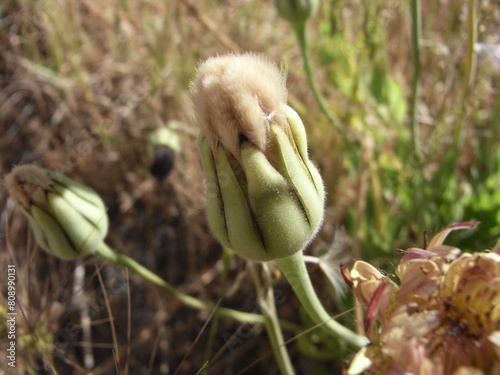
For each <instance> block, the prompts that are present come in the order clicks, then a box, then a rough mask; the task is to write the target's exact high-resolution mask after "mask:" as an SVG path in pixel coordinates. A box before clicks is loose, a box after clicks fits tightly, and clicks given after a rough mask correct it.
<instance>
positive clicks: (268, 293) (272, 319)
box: [249, 263, 295, 375]
mask: <svg viewBox="0 0 500 375" xmlns="http://www.w3.org/2000/svg"><path fill="white" fill-rule="evenodd" d="M249 267H250V271H251V273H252V278H253V281H254V284H255V289H256V291H257V301H258V303H259V307H260V311H261V312H262V316H263V317H264V320H265V323H264V326H265V327H266V332H267V336H268V338H269V341H270V342H271V347H272V349H273V353H274V358H275V359H276V362H277V363H278V367H279V369H280V371H281V373H282V374H283V375H294V374H295V371H294V369H293V366H292V362H291V360H290V356H289V354H288V351H287V350H286V345H285V340H284V339H283V332H282V331H281V327H280V323H279V320H278V313H277V311H276V304H275V303H274V292H273V286H272V283H271V277H270V274H269V268H268V267H267V265H266V264H258V263H249ZM259 271H261V272H259Z"/></svg>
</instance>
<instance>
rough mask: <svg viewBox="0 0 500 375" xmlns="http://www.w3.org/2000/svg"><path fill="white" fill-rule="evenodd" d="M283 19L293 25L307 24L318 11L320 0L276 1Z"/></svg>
mask: <svg viewBox="0 0 500 375" xmlns="http://www.w3.org/2000/svg"><path fill="white" fill-rule="evenodd" d="M275 5H276V9H278V13H279V14H280V16H281V17H283V18H284V19H286V20H287V21H288V22H290V23H291V24H292V25H296V24H303V23H305V22H306V21H307V20H308V19H309V18H310V17H311V16H312V15H314V13H316V11H317V10H318V5H319V1H318V0H275Z"/></svg>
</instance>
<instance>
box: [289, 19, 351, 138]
mask: <svg viewBox="0 0 500 375" xmlns="http://www.w3.org/2000/svg"><path fill="white" fill-rule="evenodd" d="M293 29H294V31H295V34H296V35H297V40H298V42H299V47H300V52H301V54H302V60H303V61H304V68H305V70H306V76H307V80H308V82H309V86H311V89H312V92H313V94H314V97H315V98H316V101H317V102H318V104H319V106H320V108H321V110H322V111H323V113H324V114H325V115H326V117H327V118H328V120H329V121H330V122H331V123H332V124H333V126H334V127H335V128H336V129H337V130H338V131H340V132H341V133H342V129H341V128H340V121H339V120H338V118H337V116H335V114H334V113H333V112H332V111H330V109H329V108H328V105H327V104H326V100H325V98H324V96H323V95H322V94H321V91H320V90H319V87H318V83H317V82H316V79H315V78H314V75H313V73H312V68H311V58H310V56H309V48H308V45H307V36H306V30H307V22H306V23H300V24H295V25H293Z"/></svg>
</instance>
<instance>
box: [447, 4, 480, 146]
mask: <svg viewBox="0 0 500 375" xmlns="http://www.w3.org/2000/svg"><path fill="white" fill-rule="evenodd" d="M476 8H477V7H476V0H469V12H468V13H469V14H468V19H467V56H466V60H465V77H464V81H463V88H462V98H461V105H462V111H461V114H462V115H461V117H460V122H459V124H458V127H457V128H456V131H455V134H454V136H453V141H454V146H455V152H456V153H457V154H458V153H459V152H460V150H461V149H462V141H463V139H464V132H463V129H464V126H465V123H466V120H467V99H468V97H469V93H470V88H471V86H472V83H473V82H474V73H475V71H476V53H475V50H474V47H475V45H476V40H477V27H476V23H477V10H476Z"/></svg>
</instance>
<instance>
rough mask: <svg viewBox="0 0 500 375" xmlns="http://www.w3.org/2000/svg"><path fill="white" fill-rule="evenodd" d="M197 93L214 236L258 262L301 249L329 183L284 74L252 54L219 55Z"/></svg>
mask: <svg viewBox="0 0 500 375" xmlns="http://www.w3.org/2000/svg"><path fill="white" fill-rule="evenodd" d="M192 91H193V99H194V102H195V104H196V107H197V109H198V112H199V117H200V118H199V120H200V125H201V129H202V134H201V136H200V140H199V147H200V152H201V156H202V162H203V167H204V170H205V174H206V178H207V190H208V192H207V217H208V222H209V224H210V227H211V229H212V231H213V232H214V234H215V236H216V237H217V238H218V239H219V241H220V242H221V243H222V244H223V245H224V246H226V247H229V248H231V249H233V250H234V251H235V252H236V253H238V254H239V255H241V256H243V257H246V258H248V259H252V260H255V261H269V260H273V259H278V258H284V257H288V256H290V255H293V254H295V253H297V252H298V251H300V250H302V249H303V248H304V247H305V246H306V245H307V243H308V242H309V241H310V240H311V239H312V238H313V237H314V236H315V234H316V232H317V230H318V228H319V226H320V224H321V221H322V219H323V212H324V189H323V182H322V180H321V177H320V174H319V172H318V170H317V169H316V168H315V167H314V165H313V164H312V162H311V161H310V160H309V157H308V154H307V139H306V131H305V128H304V125H303V123H302V121H301V120H300V117H299V116H298V115H297V113H296V112H295V111H294V110H293V109H291V108H290V107H288V106H287V105H286V96H287V95H286V86H285V78H284V76H283V74H282V73H281V72H280V71H279V69H278V68H277V67H276V66H275V65H274V64H272V63H270V62H268V61H267V60H265V59H263V58H261V57H258V56H255V55H251V54H245V55H227V56H220V57H215V58H211V59H208V60H207V61H205V62H204V63H202V64H201V65H200V67H199V68H198V74H197V76H196V78H195V80H194V81H193V83H192Z"/></svg>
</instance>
